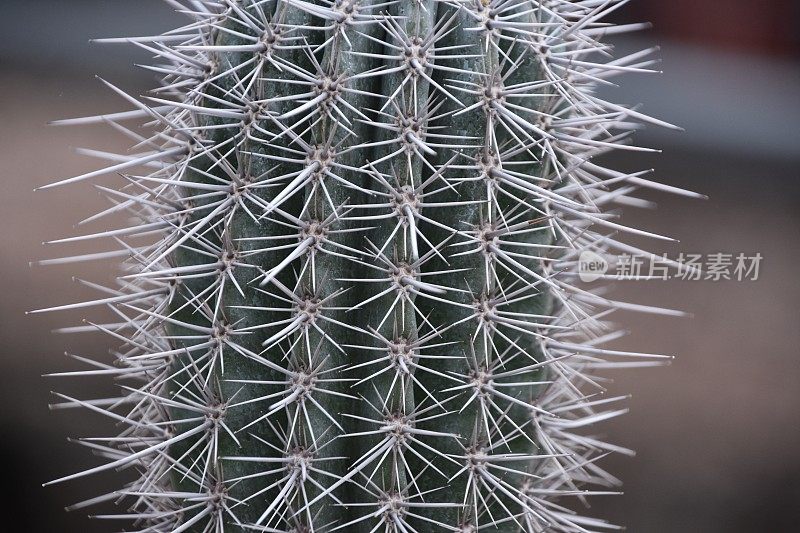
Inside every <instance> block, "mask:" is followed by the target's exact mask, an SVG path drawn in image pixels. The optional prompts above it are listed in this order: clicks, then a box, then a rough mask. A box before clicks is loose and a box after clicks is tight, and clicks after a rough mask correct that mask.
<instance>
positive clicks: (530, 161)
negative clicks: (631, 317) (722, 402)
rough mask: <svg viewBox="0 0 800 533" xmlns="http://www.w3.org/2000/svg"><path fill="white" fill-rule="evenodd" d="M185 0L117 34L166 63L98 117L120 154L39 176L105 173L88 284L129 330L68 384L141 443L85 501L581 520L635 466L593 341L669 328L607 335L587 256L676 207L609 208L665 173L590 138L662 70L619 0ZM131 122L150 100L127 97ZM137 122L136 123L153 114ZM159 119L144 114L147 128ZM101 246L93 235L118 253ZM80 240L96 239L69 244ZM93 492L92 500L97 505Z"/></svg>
mask: <svg viewBox="0 0 800 533" xmlns="http://www.w3.org/2000/svg"><path fill="white" fill-rule="evenodd" d="M168 3H169V4H170V5H172V6H174V7H175V8H176V9H179V10H182V11H183V12H184V13H185V14H186V16H187V17H188V18H189V20H188V22H187V25H186V26H184V27H182V28H178V29H176V30H173V31H170V32H168V33H166V34H164V35H161V36H154V37H144V38H136V39H109V41H116V42H130V43H132V44H134V45H136V46H139V47H142V48H144V49H146V50H148V51H149V52H151V53H152V54H153V55H155V56H156V60H155V64H154V65H153V66H152V67H149V68H151V69H152V70H154V71H155V72H157V73H159V75H162V76H163V79H162V82H161V85H160V86H159V87H158V89H156V90H154V91H153V92H152V94H151V95H149V96H145V97H142V98H134V97H132V96H129V95H127V94H126V93H125V92H123V91H122V90H120V89H118V88H116V87H115V86H113V85H112V84H110V83H108V82H104V83H106V85H108V86H109V87H110V88H111V89H112V90H113V91H116V92H117V93H118V94H119V95H120V96H121V97H122V98H123V99H124V100H126V101H127V103H128V104H129V105H130V106H132V110H131V111H126V112H122V113H118V114H112V115H103V116H96V117H87V118H81V119H73V120H65V121H61V123H64V124H98V123H106V124H109V125H111V126H113V127H114V129H115V130H116V131H118V132H120V133H122V134H124V135H127V136H128V137H129V138H130V139H131V141H132V143H134V144H135V148H134V150H133V152H132V153H133V155H131V154H125V155H108V154H101V155H103V156H104V157H107V159H108V160H110V162H111V165H110V166H108V167H107V168H104V169H102V170H98V171H96V172H91V173H88V174H85V175H82V176H77V177H73V178H70V179H65V180H63V181H60V182H58V183H54V184H52V185H50V187H54V186H58V185H64V184H68V183H74V182H79V181H84V180H90V179H94V178H96V177H98V176H101V175H103V174H115V173H116V174H122V175H123V176H124V185H123V186H121V187H119V188H117V189H113V188H108V187H104V188H102V189H101V190H103V191H104V192H105V193H106V194H107V195H108V197H109V199H110V200H111V203H112V206H111V207H110V208H109V209H108V210H106V211H104V212H102V213H99V214H98V215H95V216H94V217H92V220H96V219H102V218H103V217H104V216H106V215H111V214H118V213H120V212H125V213H127V214H128V215H130V216H131V217H132V220H133V222H132V223H131V224H130V225H129V226H127V227H121V228H114V229H106V230H103V231H99V232H97V233H92V234H88V235H82V236H79V237H72V238H68V239H62V241H59V242H64V241H70V240H81V239H100V240H104V241H107V242H108V243H109V246H110V247H111V248H112V249H113V250H114V251H112V252H110V256H113V257H125V261H124V269H123V272H122V273H121V274H120V275H119V277H118V284H117V285H116V286H114V287H103V286H99V285H92V287H95V288H96V289H97V290H98V291H99V292H100V295H101V296H100V298H99V299H97V300H94V301H89V302H82V303H78V304H71V305H64V306H60V307H56V308H51V309H49V311H52V310H60V309H74V308H80V307H87V306H100V307H105V308H107V309H108V310H109V312H110V315H111V316H112V317H113V318H112V319H110V322H109V323H107V324H97V325H91V326H86V327H77V328H71V329H70V331H88V330H100V331H103V332H105V333H107V334H109V335H111V336H112V337H113V338H114V339H116V340H117V341H119V342H121V343H122V344H121V347H120V348H119V349H118V350H117V351H116V352H115V357H116V360H115V361H113V363H109V362H102V361H98V362H93V360H91V359H86V358H80V361H81V362H82V363H85V364H87V365H89V367H88V369H87V370H82V371H78V372H74V373H71V375H95V374H103V375H106V376H109V377H112V378H114V379H115V380H116V381H117V382H118V383H119V394H118V395H117V396H115V397H112V398H103V399H93V400H81V399H75V398H71V397H66V396H63V397H62V399H63V400H64V403H61V404H59V406H60V407H84V408H87V409H89V410H90V411H92V412H94V413H96V414H99V415H103V416H106V417H110V418H111V419H112V420H114V421H115V422H118V423H119V424H120V426H121V428H122V430H121V433H120V434H119V436H116V437H112V438H108V439H99V440H92V439H89V440H85V441H81V442H82V443H83V444H84V445H86V446H87V447H88V448H90V449H91V450H92V451H93V452H94V453H96V454H97V455H98V456H100V457H102V458H103V459H104V460H105V462H104V463H103V464H101V465H100V466H97V467H95V468H92V469H89V470H86V471H83V472H79V473H75V474H72V475H67V476H65V477H63V478H61V479H58V480H55V481H53V482H52V483H56V482H65V481H70V480H74V479H79V478H82V477H83V476H87V475H90V474H95V473H100V472H104V471H110V470H118V469H125V471H126V472H128V473H129V474H130V480H131V481H130V482H129V484H127V485H126V486H124V487H122V488H120V489H119V490H118V491H116V492H112V493H109V494H105V495H101V496H99V497H98V498H96V499H94V500H91V501H89V502H83V503H80V504H77V505H76V506H75V507H87V506H89V505H90V504H97V503H103V502H116V504H117V506H118V507H119V509H120V513H119V514H117V515H112V516H108V517H109V518H115V519H118V518H123V519H124V518H129V519H130V520H131V521H132V524H133V525H132V527H133V528H134V529H132V530H136V531H161V532H168V531H171V532H174V533H179V532H183V531H193V532H194V531H196V532H222V531H265V532H297V533H299V532H312V531H313V532H316V533H328V532H332V531H346V532H350V531H359V532H365V533H366V532H376V531H383V532H397V533H410V532H428V531H431V532H432V531H455V532H462V533H466V532H478V531H503V532H517V531H525V532H545V531H547V532H551V531H552V532H557V531H560V532H586V531H600V530H604V529H606V528H612V527H613V526H611V525H609V524H607V523H605V522H604V521H603V520H601V519H597V518H591V517H586V516H583V515H582V514H580V513H579V512H577V511H574V510H573V509H581V508H584V507H585V498H586V497H588V496H591V495H592V494H596V493H603V494H607V493H608V492H609V491H613V490H614V489H613V487H615V486H616V485H617V484H618V481H617V479H616V478H615V477H614V476H613V475H611V474H609V473H608V472H606V471H605V470H603V468H602V467H601V466H600V465H599V464H598V462H597V460H598V459H599V458H602V456H604V455H606V454H607V453H609V452H622V453H628V450H625V449H624V448H621V447H619V446H616V445H614V444H610V443H606V442H604V441H602V440H599V439H598V438H595V437H593V436H591V435H589V434H587V433H586V430H587V428H588V426H590V425H592V424H594V423H595V422H599V421H601V420H604V419H607V418H610V417H614V416H617V415H620V414H622V413H623V412H624V409H623V408H620V407H614V405H615V402H616V401H617V400H619V399H618V398H605V397H602V396H600V393H602V391H603V390H602V387H601V386H600V385H599V384H598V381H597V380H596V379H595V375H596V372H597V370H598V369H601V368H602V369H605V368H609V367H614V366H615V365H623V366H624V365H629V364H630V361H631V359H632V358H635V359H641V361H639V363H637V364H644V365H647V364H657V363H658V362H659V361H660V360H662V359H663V356H658V355H652V354H643V353H626V352H619V351H614V350H610V349H606V348H604V347H603V345H604V343H607V342H609V341H612V340H614V339H616V338H618V337H619V336H620V335H621V333H620V332H618V330H616V329H615V327H614V326H613V325H612V324H610V323H609V322H608V321H607V320H608V318H609V315H610V313H611V312H612V311H614V310H616V309H632V310H643V311H647V312H664V313H666V314H673V313H674V312H673V311H670V310H662V309H658V308H653V307H647V306H642V305H632V304H627V303H623V302H617V301H612V300H609V299H608V298H607V297H606V296H604V293H603V292H601V291H598V290H596V289H594V288H593V287H592V286H585V287H581V285H580V280H579V279H578V275H577V274H578V259H579V257H580V255H581V253H583V252H586V251H590V252H592V253H593V254H596V255H597V256H599V257H603V256H604V255H607V254H613V253H616V252H620V251H622V252H631V250H636V249H635V248H633V247H631V246H629V245H626V244H623V243H622V242H620V241H619V240H617V239H618V235H622V234H626V233H627V234H630V233H632V234H638V235H645V236H649V237H653V238H657V239H666V237H661V236H659V235H654V234H652V233H649V232H646V231H642V230H638V229H633V228H629V227H626V226H623V225H621V224H619V223H617V222H615V221H614V216H612V215H611V214H609V211H607V209H609V208H613V207H614V206H615V204H633V205H637V204H638V203H639V202H638V201H637V199H635V198H634V197H633V196H632V194H633V193H635V191H636V190H638V189H641V188H648V187H649V188H655V189H660V190H664V191H667V192H675V193H679V194H684V195H686V196H697V195H696V194H694V193H690V192H688V191H683V190H680V189H675V188H673V187H669V186H665V185H660V184H658V183H656V182H652V181H649V180H647V179H645V178H644V177H642V176H643V174H644V173H635V174H624V173H620V172H617V171H614V170H612V169H609V168H604V167H602V166H599V165H598V164H596V163H594V162H593V158H594V157H595V156H597V155H600V154H603V153H605V152H608V151H609V150H613V149H626V150H642V149H643V148H638V147H636V146H634V145H632V144H629V142H628V141H629V139H630V133H631V132H632V130H634V129H635V128H636V127H637V124H641V123H642V122H649V123H653V124H656V125H660V126H667V127H671V126H670V125H669V124H666V123H664V122H662V121H660V120H655V119H651V118H649V117H647V116H645V115H643V114H641V113H639V112H637V111H635V110H632V109H629V108H627V107H623V106H620V105H616V104H612V103H609V102H606V101H604V100H602V99H600V98H598V97H597V96H595V94H594V91H593V88H594V86H595V85H596V84H597V83H607V82H608V80H611V79H613V78H616V76H618V75H620V74H623V73H627V72H652V71H651V70H649V68H650V66H651V65H652V64H653V63H654V60H652V59H650V57H649V53H650V52H651V51H650V50H647V51H644V52H640V53H635V54H631V55H628V56H626V57H620V58H616V59H609V57H610V55H611V52H612V51H613V50H612V48H611V47H610V46H608V45H606V44H603V42H602V39H603V38H604V37H605V36H607V35H610V34H615V33H621V32H628V31H633V30H637V29H639V28H640V25H627V26H613V25H609V24H607V23H605V22H603V17H605V16H606V15H607V14H609V13H611V12H612V11H614V10H615V9H616V8H618V7H620V6H621V5H622V4H624V3H625V2H624V1H621V0H610V1H608V2H596V1H587V0H580V1H579V0H573V1H568V0H548V1H541V2H540V1H535V0H439V1H435V0H397V1H388V2H384V1H381V0H377V1H372V0H361V1H357V0H336V1H335V2H329V1H324V0H323V1H316V2H307V1H304V0H277V1H276V0H271V1H255V0H241V1H233V0H204V1H195V0H168ZM133 123H137V124H138V126H139V127H137V126H136V125H133ZM142 124H144V126H145V128H144V129H142V128H141V125H142ZM143 131H144V132H149V133H144V134H143V133H142V132H143ZM101 255H102V254H101ZM72 259H85V257H79V258H72ZM104 516H105V515H104Z"/></svg>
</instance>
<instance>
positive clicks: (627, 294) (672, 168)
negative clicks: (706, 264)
mask: <svg viewBox="0 0 800 533" xmlns="http://www.w3.org/2000/svg"><path fill="white" fill-rule="evenodd" d="M798 5H800V2H796V1H792V0H786V1H780V0H772V1H769V0H765V1H761V2H753V1H752V0H727V1H725V2H714V1H711V0H709V1H698V0H671V1H670V2H662V1H659V0H636V1H634V2H632V3H631V4H630V6H629V7H626V8H624V9H622V10H620V12H621V14H620V19H619V20H620V21H632V20H649V21H651V22H653V23H654V24H655V26H654V29H653V30H651V31H647V32H644V33H642V34H640V35H638V36H637V37H636V38H635V39H634V38H629V39H625V40H620V41H619V42H618V46H619V48H620V50H621V51H622V50H628V49H634V48H635V47H637V46H650V45H652V44H654V43H658V44H660V45H662V50H661V53H660V55H661V57H662V58H663V69H664V73H663V74H660V75H650V76H640V77H628V78H627V79H625V80H623V83H622V87H621V88H618V89H611V90H608V91H606V92H605V93H604V95H605V96H608V97H609V98H613V99H614V101H616V102H620V103H625V104H635V103H639V102H641V103H643V104H644V107H643V110H644V111H645V112H647V113H649V114H652V115H654V116H657V117H660V118H663V119H665V120H668V121H669V122H673V123H677V124H680V125H681V126H683V127H685V128H686V132H685V133H675V132H669V131H658V130H656V129H654V128H650V129H647V130H645V131H643V132H642V133H641V134H640V135H639V136H638V141H639V144H643V145H647V146H653V147H659V148H662V149H663V153H662V154H650V155H631V154H628V153H626V154H621V155H615V156H613V157H610V158H607V159H606V161H607V162H608V163H610V164H614V165H616V166H617V168H620V169H623V170H627V171H634V170H640V169H646V168H655V169H656V172H655V174H654V176H655V179H658V180H660V181H664V182H666V183H669V184H672V185H676V186H680V187H686V188H690V189H692V190H697V191H702V192H704V193H706V194H708V195H709V196H710V199H709V200H706V201H698V200H694V201H692V200H685V199H682V198H671V197H667V196H666V195H663V194H648V195H647V198H649V199H651V200H654V201H656V202H658V203H659V210H658V211H656V212H653V211H642V210H636V209H628V210H627V211H626V214H625V217H624V219H623V222H625V223H627V224H630V225H637V226H640V227H643V228H646V229H649V230H653V231H656V232H659V233H668V234H670V235H672V236H674V237H676V238H678V239H680V240H681V242H680V243H678V244H675V245H672V246H669V247H665V248H661V247H660V246H661V245H659V244H658V243H652V242H651V243H645V242H640V243H638V244H642V245H643V246H648V247H649V248H650V249H651V250H652V251H654V252H669V253H670V254H671V255H676V254H677V253H679V252H687V253H711V252H720V251H721V252H729V253H734V254H735V253H739V252H744V253H746V254H754V253H756V252H760V253H761V254H762V255H763V256H764V260H763V263H762V265H761V272H760V278H759V279H758V280H757V281H745V282H738V281H720V282H711V281H693V282H690V281H670V282H663V281H650V282H630V281H629V282H621V283H619V284H618V285H617V286H616V288H615V296H616V297H618V298H619V299H627V300H631V301H636V302H641V303H651V304H658V305H663V306H667V307H677V308H681V309H684V310H686V311H689V312H691V313H693V317H692V318H685V319H676V318H661V317H653V316H646V315H645V316H637V315H632V314H628V315H622V314H620V315H619V316H618V320H619V321H621V322H623V323H625V324H626V325H627V326H629V328H630V330H631V334H630V335H629V336H628V337H626V338H625V339H623V340H621V341H619V342H618V343H617V347H618V348H620V349H631V350H646V351H652V352H661V353H669V354H675V355H676V356H677V358H676V359H675V361H674V362H673V364H672V365H671V366H668V367H665V368H657V369H638V370H626V371H621V372H617V373H615V374H614V375H613V376H610V377H611V378H613V380H612V381H609V383H608V389H609V391H608V393H607V394H608V395H616V394H625V393H632V397H631V399H630V400H629V401H628V406H629V407H630V410H631V412H630V414H629V415H627V416H625V417H622V418H620V419H617V420H614V421H612V422H610V423H606V424H605V425H604V426H603V427H601V428H599V429H598V431H601V432H602V433H603V434H604V435H605V436H606V437H607V438H608V439H610V440H611V441H612V442H615V443H618V444H621V445H624V446H628V447H631V448H634V449H636V450H637V452H638V453H637V455H636V456H635V457H633V458H627V457H612V458H609V459H607V460H605V462H604V464H605V466H607V467H608V468H609V469H610V470H611V471H612V472H614V473H616V474H618V475H619V476H620V477H621V478H622V479H623V480H624V481H625V486H624V492H625V494H624V495H622V496H609V497H604V498H595V500H594V501H593V508H592V509H591V510H590V512H592V513H594V514H596V515H598V516H601V517H604V518H607V519H609V520H611V521H613V522H615V523H619V524H624V525H626V526H627V527H628V530H630V531H634V532H652V533H678V532H681V533H684V532H707V533H716V532H720V533H722V532H726V533H739V532H748V533H760V532H765V533H772V532H776V533H777V532H790V531H791V532H793V531H798V525H797V524H798V523H800V522H798V519H800V504H798V502H800V454H798V451H797V450H798V449H800V407H799V406H800V349H799V348H798V347H800V326H798V323H800V313H798V309H799V308H800V305H799V304H798V302H800V284H799V283H798V277H797V276H798V271H800V245H799V244H798V236H799V235H800V208H799V206H800V180H798V177H800V176H798V173H799V172H800V171H799V170H798V169H800V148H798V147H799V146H800V135H799V134H798V130H799V129H800V126H799V125H800V104H798V97H800V63H799V62H798V59H800V46H799V43H798V39H797V33H793V32H797V28H798V26H800V7H798ZM179 21H181V19H180V17H178V16H177V15H176V14H175V13H173V12H172V11H171V10H170V9H169V8H168V7H167V6H166V5H164V4H162V2H160V1H157V0H135V1H132V0H129V1H122V0H107V1H89V0H85V1H84V0H69V1H64V0H61V1H32V0H28V1H22V0H3V1H2V9H0V95H2V98H0V163H1V164H0V212H2V213H3V214H4V219H3V223H2V225H0V284H2V291H1V292H0V295H2V297H0V353H2V358H3V364H2V372H0V376H1V378H0V379H2V382H1V384H0V427H1V428H2V439H0V446H2V449H1V452H2V454H0V457H2V458H3V461H4V467H3V482H2V483H1V484H0V485H2V487H3V490H4V492H6V495H5V497H4V498H3V499H2V505H3V506H4V507H5V508H4V509H3V517H4V519H5V523H6V524H9V523H14V522H16V523H19V524H20V526H18V527H16V528H12V529H13V530H14V531H26V532H27V531H29V532H44V531H66V532H83V531H86V532H92V531H115V530H119V529H120V527H122V526H121V525H120V524H110V523H102V522H98V521H92V520H89V519H87V518H85V517H84V513H82V512H75V513H65V512H64V511H63V507H64V506H65V505H68V504H70V503H74V502H75V501H78V500H80V499H82V498H86V497H90V496H92V495H95V494H97V493H98V491H100V490H102V489H103V488H107V489H109V490H110V489H111V488H113V487H115V486H116V482H117V480H115V479H114V476H113V475H106V476H100V477H97V478H89V479H85V480H82V481H78V482H73V483H69V484H66V485H62V486H57V487H50V488H44V489H43V488H41V486H40V485H41V483H42V482H44V481H47V480H49V479H52V478H54V477H58V476H60V475H64V474H67V473H72V472H74V471H76V470H78V469H81V468H83V467H89V466H92V465H95V464H96V463H95V461H94V460H93V459H92V457H91V456H90V455H89V454H88V453H86V452H85V451H83V450H82V449H81V448H79V447H77V446H76V445H74V444H70V443H68V442H67V441H66V438H67V437H68V436H94V435H100V434H103V433H104V432H107V431H109V429H110V428H109V426H108V425H107V423H106V421H105V420H101V419H99V418H97V417H95V416H93V415H90V414H86V413H81V414H80V415H79V416H76V414H77V412H70V413H64V412H56V413H50V412H48V408H47V404H48V402H50V401H52V397H51V396H50V392H49V391H50V390H52V389H56V388H57V389H59V390H61V391H65V392H67V393H70V394H75V395H79V396H81V397H91V396H93V395H94V394H95V393H96V392H97V391H100V390H103V389H106V388H108V386H109V385H108V383H105V382H103V381H102V380H92V379H88V378H83V381H81V380H70V381H69V382H67V381H58V380H54V379H52V378H43V377H41V375H42V374H44V373H47V372H57V371H66V370H71V369H75V368H76V366H75V364H74V363H73V362H70V361H69V360H68V359H67V358H66V357H64V355H63V352H64V351H69V352H71V353H77V354H83V355H102V354H104V353H105V352H106V351H107V350H108V348H109V346H110V345H109V341H108V340H107V339H104V338H102V337H99V336H94V335H76V336H63V335H55V334H51V333H49V332H50V330H51V329H54V328H57V327H61V326H65V325H75V324H80V320H81V319H82V318H84V317H87V316H89V315H87V314H86V313H80V314H79V313H73V314H69V313H62V314H48V315H34V316H25V314H24V311H26V310H30V309H35V308H38V307H44V306H50V305H56V304H60V303H65V302H71V301H77V300H79V299H80V298H82V297H84V296H88V295H89V294H88V293H84V291H83V290H82V289H81V287H80V286H79V285H78V284H76V283H73V282H72V281H71V276H73V275H78V274H79V275H80V276H81V277H83V278H86V279H91V280H95V281H99V282H104V281H109V280H110V279H111V278H112V277H113V276H114V274H115V271H114V268H113V263H91V264H90V263H82V264H77V265H69V266H64V267H40V266H34V267H29V265H28V262H29V261H35V260H39V259H46V258H52V257H58V256H60V255H64V254H74V253H79V252H80V251H86V252H88V251H92V250H93V248H92V247H91V246H86V247H84V248H79V247H74V246H73V247H69V248H67V247H63V248H62V247H58V246H55V245H48V246H42V245H41V244H40V243H41V242H42V241H44V240H48V239H53V238H58V237H64V236H70V235H74V234H76V231H77V230H75V229H74V225H75V223H76V222H78V221H79V220H80V219H81V218H82V217H84V216H86V215H88V214H90V213H93V212H95V211H96V210H98V209H100V208H102V207H105V205H106V204H105V202H104V200H103V199H102V198H101V197H100V195H99V194H98V193H97V192H96V191H95V190H93V189H92V187H90V186H88V185H84V186H80V185H79V186H73V187H67V188H63V189H58V190H52V191H41V192H37V193H33V192H32V189H33V188H34V187H36V186H39V185H43V184H45V183H47V182H49V181H53V180H55V179H57V178H64V177H68V176H72V175H75V174H79V173H81V172H85V171H88V170H92V169H95V168H97V166H98V165H99V164H100V163H99V162H98V161H95V160H91V159H89V158H86V157H81V156H78V155H75V154H74V152H73V151H72V149H73V148H75V147H91V148H99V149H106V150H121V151H124V150H125V149H126V143H125V141H124V139H120V138H118V137H115V136H114V135H112V134H110V133H109V130H108V129H105V128H102V127H96V128H95V127H88V128H87V127H83V128H81V127H74V128H66V129H62V128H53V127H47V126H46V123H47V122H48V121H50V120H54V119H59V118H67V117H73V116H81V115H85V114H97V113H102V112H113V111H117V110H121V109H127V108H126V106H125V103H124V102H123V101H122V100H120V99H119V98H118V97H116V96H115V95H113V94H112V93H110V92H109V91H108V90H105V89H103V87H102V86H101V84H100V83H99V82H98V81H96V80H95V79H94V77H93V76H94V74H100V75H102V76H103V77H104V78H106V79H108V80H110V81H113V82H114V83H116V84H118V85H120V86H121V87H123V88H125V89H126V90H128V91H129V92H131V93H132V94H141V93H144V92H145V91H146V90H147V89H148V88H149V87H151V86H153V83H154V79H153V77H152V76H151V75H150V74H147V73H145V72H144V71H142V70H140V69H135V68H134V67H133V66H132V64H133V63H135V62H146V61H147V59H148V58H147V55H146V54H142V53H137V52H136V51H135V50H132V48H131V47H129V46H124V45H91V44H89V42H88V40H89V39H90V38H93V37H105V36H131V35H141V34H153V33H157V32H160V31H162V30H165V29H167V28H170V27H173V25H174V24H176V22H179Z"/></svg>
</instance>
